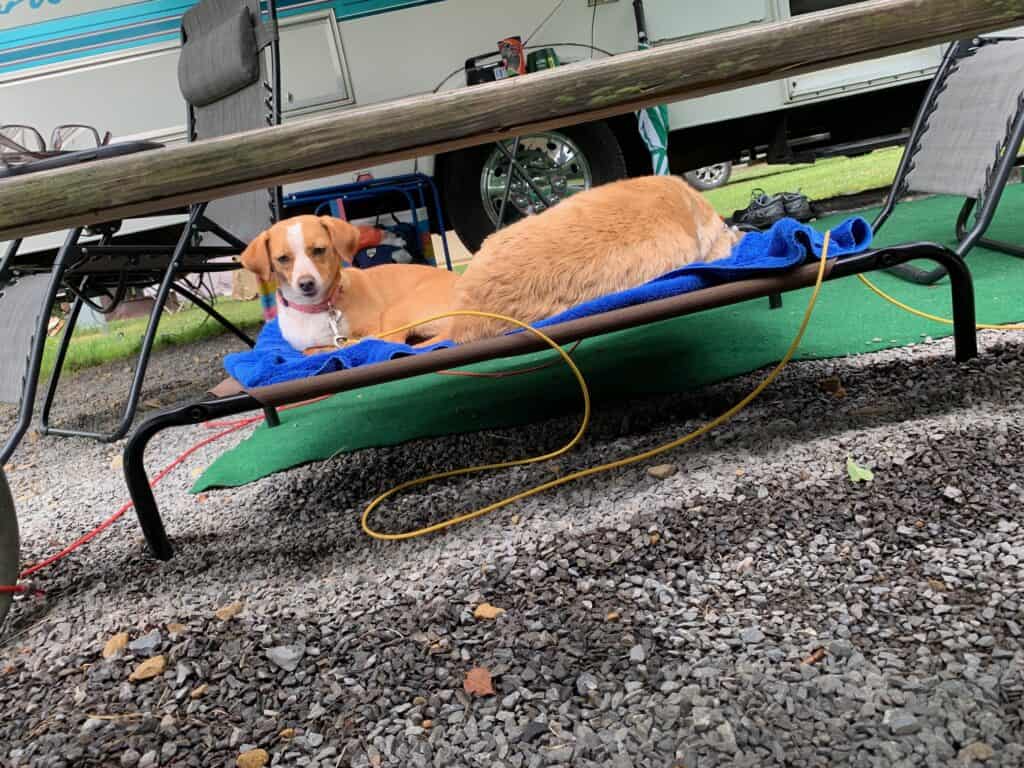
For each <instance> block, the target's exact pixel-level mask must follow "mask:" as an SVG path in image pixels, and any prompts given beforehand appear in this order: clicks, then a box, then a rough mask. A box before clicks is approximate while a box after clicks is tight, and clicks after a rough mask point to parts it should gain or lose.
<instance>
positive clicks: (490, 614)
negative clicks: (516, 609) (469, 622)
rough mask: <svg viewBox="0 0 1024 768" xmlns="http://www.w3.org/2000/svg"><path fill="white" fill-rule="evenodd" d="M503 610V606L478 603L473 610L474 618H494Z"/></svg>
mask: <svg viewBox="0 0 1024 768" xmlns="http://www.w3.org/2000/svg"><path fill="white" fill-rule="evenodd" d="M504 612H505V609H504V608H498V607H496V606H493V605H491V604H490V603H480V605H478V606H477V607H476V610H474V611H473V618H474V619H488V620H490V619H496V618H498V617H499V616H501V614H503V613H504Z"/></svg>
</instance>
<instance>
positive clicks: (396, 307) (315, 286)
mask: <svg viewBox="0 0 1024 768" xmlns="http://www.w3.org/2000/svg"><path fill="white" fill-rule="evenodd" d="M358 249H359V230H358V229H357V228H356V227H354V226H352V225H351V224H349V223H348V222H347V221H343V220H342V219H336V218H334V217H332V216H296V217H294V218H291V219H286V220H284V221H279V222H278V223H277V224H275V225H274V226H272V227H271V228H270V229H268V230H267V231H265V232H263V233H262V234H260V235H258V236H257V237H256V238H255V239H254V240H253V241H252V242H251V243H249V246H248V247H247V248H246V249H245V251H243V252H242V256H241V260H242V266H244V267H245V268H246V269H248V270H250V271H251V272H254V273H255V274H256V275H258V276H259V277H260V279H261V280H263V281H268V280H270V279H271V278H272V277H273V278H276V280H277V284H278V293H277V305H278V307H277V318H278V323H279V324H280V327H281V335H282V336H283V337H284V338H285V340H286V341H287V342H288V343H289V344H291V345H292V346H293V347H294V348H295V349H298V350H300V351H304V352H306V354H316V353H317V352H322V351H326V350H331V349H336V348H337V347H338V346H339V345H340V344H341V343H342V342H343V341H347V340H354V339H361V338H364V337H368V336H373V337H376V338H381V334H382V333H385V332H387V331H389V330H392V329H394V328H398V327H400V326H402V325H405V324H407V323H411V322H415V321H416V320H421V319H423V318H426V317H431V316H433V315H437V314H440V313H442V312H447V311H448V310H449V309H450V307H451V302H452V291H453V289H454V287H455V283H456V280H457V279H458V276H457V275H455V274H454V273H451V272H448V271H447V270H444V269H438V268H436V267H430V266H425V265H421V264H381V265H379V266H376V267H372V268H369V269H355V268H353V269H343V268H342V264H343V263H351V261H352V257H353V256H354V255H355V254H356V252H357V251H358ZM445 327H446V324H445V322H444V321H441V322H438V323H427V324H424V325H421V326H418V327H416V328H413V329H410V330H406V331H402V332H401V333H398V334H395V335H392V336H389V337H388V340H389V341H401V342H412V341H414V340H417V339H418V340H423V339H425V338H429V337H431V336H433V335H435V334H438V333H439V332H441V331H443V329H444V328H445Z"/></svg>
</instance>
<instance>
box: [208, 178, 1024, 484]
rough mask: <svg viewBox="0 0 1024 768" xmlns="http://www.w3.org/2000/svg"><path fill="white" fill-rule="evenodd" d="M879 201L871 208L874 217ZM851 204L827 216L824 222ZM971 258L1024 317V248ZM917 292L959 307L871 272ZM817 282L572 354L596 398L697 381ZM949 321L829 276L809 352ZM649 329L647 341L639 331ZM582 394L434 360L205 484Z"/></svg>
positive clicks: (258, 439) (749, 344)
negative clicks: (433, 365) (773, 300)
mask: <svg viewBox="0 0 1024 768" xmlns="http://www.w3.org/2000/svg"><path fill="white" fill-rule="evenodd" d="M1021 205H1024V185H1015V186H1012V187H1008V188H1007V190H1006V193H1005V195H1004V197H1003V202H1002V205H1001V207H1000V209H1001V210H1000V213H1001V214H1002V215H997V216H996V220H995V223H994V224H993V226H992V227H991V229H990V231H989V234H990V235H991V236H992V237H997V238H1000V239H1005V240H1008V241H1010V242H1016V243H1024V216H1020V215H1019V214H1017V215H1015V214H1016V212H1017V211H1019V209H1020V206H1021ZM958 210H959V202H958V201H957V200H955V199H951V198H944V197H933V198H928V199H924V200H919V201H914V202H908V203H902V204H900V205H898V206H897V208H896V213H895V215H894V216H893V217H892V219H890V221H889V222H888V223H887V224H886V225H885V226H884V227H883V228H882V231H881V233H880V235H879V237H878V238H877V240H876V245H879V246H882V245H886V244H896V243H907V242H913V241H921V240H931V241H937V242H945V243H950V244H952V242H953V231H952V230H953V223H954V221H955V220H956V214H957V212H958ZM872 216H873V212H869V213H868V214H867V215H866V218H868V219H869V220H870V219H871V217H872ZM842 218H844V217H843V216H834V217H830V218H828V219H822V220H821V221H819V222H817V224H816V226H818V227H820V228H822V229H824V228H826V227H828V226H829V224H834V223H837V222H838V221H840V220H841V219H842ZM968 261H969V263H970V266H971V270H972V273H973V274H974V278H975V290H976V293H977V303H978V319H979V321H980V322H989V323H1009V322H1017V321H1021V320H1024V261H1021V260H1019V259H1016V258H1014V257H1012V256H1008V255H1006V254H1001V253H996V252H992V251H988V250H984V249H980V248H979V249H975V250H974V251H973V252H972V253H971V254H970V255H969V256H968ZM871 279H872V280H874V281H875V282H876V283H877V284H878V285H880V286H881V287H882V288H883V289H884V290H887V291H889V292H890V293H892V294H893V295H895V296H896V297H898V298H900V299H902V300H903V301H905V302H907V303H908V304H910V305H911V306H914V307H917V308H919V309H922V310H925V311H928V312H932V313H934V314H937V315H941V316H943V317H949V316H950V314H951V313H950V292H949V286H948V282H947V281H946V280H942V281H940V282H939V283H938V284H937V285H934V286H928V287H924V286H918V285H913V284H910V283H907V282H904V281H902V280H899V279H898V278H895V277H892V276H890V275H887V274H881V273H879V274H876V275H873V276H872V277H871ZM809 295H810V291H809V290H805V291H797V292H793V293H789V294H786V296H785V297H784V306H783V308H782V309H779V310H769V308H768V301H767V299H761V300H757V301H751V302H745V303H743V304H738V305H735V306H731V307H723V308H721V309H717V310H712V311H709V312H703V313H700V314H697V315H692V316H689V317H682V318H677V319H674V320H668V321H664V322H660V323H656V324H653V325H648V326H644V327H641V328H634V329H631V330H628V331H621V332H618V333H613V334H608V335H607V336H603V337H601V338H598V339H590V340H587V341H584V342H583V343H582V344H581V345H580V347H579V349H578V350H577V351H576V353H575V354H574V358H575V359H576V360H577V361H578V363H579V364H580V367H581V369H582V371H583V373H584V375H585V376H586V378H587V382H588V384H589V385H590V387H591V390H592V392H593V394H594V400H595V407H596V408H600V407H601V403H602V402H607V401H609V400H610V399H613V398H614V399H623V398H628V397H638V396H645V395H653V394H664V393H671V392H680V391H686V390H693V389H696V388H698V387H702V386H705V385H707V384H711V383H714V382H718V381H722V380H724V379H728V378H731V377H734V376H737V375H740V374H743V373H748V372H750V371H754V370H757V369H758V368H762V367H764V366H767V365H770V364H772V363H774V362H776V361H778V359H779V358H780V357H781V356H782V354H783V353H784V352H785V350H786V348H787V346H788V345H789V343H790V342H791V340H792V338H793V334H795V333H796V330H797V327H798V325H799V322H800V319H801V317H802V315H803V312H804V308H805V306H806V303H807V299H808V296H809ZM950 333H951V329H950V328H949V326H944V325H940V324H937V323H934V322H932V321H929V320H924V319H920V318H917V317H914V316H912V315H909V314H907V313H905V312H903V311H901V310H899V309H897V308H896V307H893V306H892V305H890V304H888V303H887V302H883V301H882V300H881V299H880V298H878V297H876V296H875V295H874V294H872V293H871V292H870V291H868V290H867V288H866V287H865V286H864V285H862V284H861V282H860V281H859V280H857V279H855V278H847V279H843V280H837V281H835V282H831V283H826V284H825V285H824V287H823V289H822V293H821V297H820V300H819V302H818V306H817V307H816V309H815V312H814V317H813V318H812V321H811V325H810V327H809V329H808V331H807V335H806V336H805V338H804V341H803V344H802V345H801V348H800V350H799V352H798V354H797V359H804V360H807V359H823V358H832V357H843V356H846V355H855V354H863V353H865V352H873V351H876V350H880V349H887V348H890V347H897V346H903V345H906V344H910V343H919V342H921V341H922V339H923V337H925V336H931V337H932V338H941V337H944V336H949V335H950ZM638 338H642V339H643V343H638V342H637V339H638ZM552 357H554V354H553V353H552V352H542V353H538V354H535V355H530V356H527V357H521V358H516V359H513V360H506V361H492V362H488V363H482V364H478V365H475V366H472V367H471V368H470V369H469V370H476V371H500V370H511V369H517V368H522V367H526V366H528V365H531V364H535V363H537V362H541V361H546V360H550V359H552ZM579 407H580V398H579V392H578V389H577V385H576V383H575V381H574V379H573V378H572V376H571V374H570V373H569V371H568V370H567V369H566V368H565V366H564V365H561V364H559V365H556V366H552V367H550V368H548V369H545V370H543V371H539V372H536V373H530V374H527V375H523V376H516V377H510V378H504V379H493V378H467V377H461V376H442V375H436V374H431V375H427V376H420V377H417V378H414V379H407V380H404V381H396V382H392V383H390V384H384V385H380V386H377V387H372V388H368V389H364V390H361V391H356V392H346V393H343V394H340V395H335V396H334V397H331V398H330V399H328V400H324V401H321V402H319V403H316V404H313V405H310V406H306V407H303V408H299V409H294V410H291V411H286V412H283V413H282V414H281V426H280V427H277V428H275V429H273V430H271V429H268V428H266V426H261V427H259V428H258V429H256V430H255V431H254V432H253V434H252V435H251V436H250V437H248V438H247V439H246V440H244V441H243V442H242V443H240V444H239V445H238V446H237V447H236V448H234V449H232V450H230V451H228V452H226V453H225V454H223V455H222V456H220V458H218V459H217V460H216V461H215V462H214V463H213V464H212V465H211V466H210V467H209V468H208V469H207V470H206V471H205V473H204V474H203V475H202V476H201V477H200V478H199V480H198V482H197V483H196V484H195V487H194V488H193V492H195V493H198V492H200V491H203V490H207V489H210V488H216V487H234V486H239V485H244V484H245V483H249V482H252V481H254V480H257V479H259V478H262V477H266V476H267V475H270V474H273V473H275V472H280V471H281V470H285V469H288V468H291V467H295V466H298V465H301V464H305V463H308V462H311V461H318V460H322V459H325V458H327V457H329V456H332V455H334V454H337V453H344V452H350V451H356V450H360V449H363V448H371V447H376V446H385V445H395V444H398V443H402V442H406V441H409V440H414V439H418V438H428V437H436V436H439V435H448V434H456V433H463V432H474V431H478V430H482V429H495V428H500V427H509V426H515V425H519V424H524V423H528V422H531V421H537V420H540V419H543V418H546V417H549V416H552V415H555V414H559V413H567V412H574V411H576V410H578V409H579Z"/></svg>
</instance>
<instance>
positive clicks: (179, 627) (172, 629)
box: [167, 622, 188, 635]
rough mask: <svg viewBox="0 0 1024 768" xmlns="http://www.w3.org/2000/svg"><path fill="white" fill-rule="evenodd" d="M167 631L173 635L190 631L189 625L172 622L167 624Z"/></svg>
mask: <svg viewBox="0 0 1024 768" xmlns="http://www.w3.org/2000/svg"><path fill="white" fill-rule="evenodd" d="M167 632H168V633H169V634H172V635H181V634H183V633H185V632H188V627H187V626H186V625H184V624H178V623H176V622H172V623H170V624H168V625H167Z"/></svg>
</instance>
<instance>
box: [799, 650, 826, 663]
mask: <svg viewBox="0 0 1024 768" xmlns="http://www.w3.org/2000/svg"><path fill="white" fill-rule="evenodd" d="M824 658H825V649H824V648H815V649H814V650H813V651H811V654H810V655H809V656H808V657H807V658H806V659H804V660H803V661H801V662H800V663H801V664H817V663H818V662H819V661H821V660H822V659H824Z"/></svg>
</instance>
